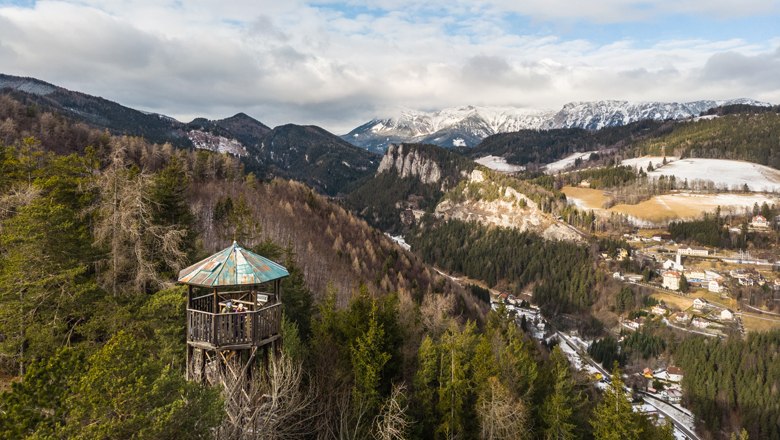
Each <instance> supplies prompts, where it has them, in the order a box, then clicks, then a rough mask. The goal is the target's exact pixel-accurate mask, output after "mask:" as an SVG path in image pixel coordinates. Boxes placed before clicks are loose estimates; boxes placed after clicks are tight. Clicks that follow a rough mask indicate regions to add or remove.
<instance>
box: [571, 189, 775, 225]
mask: <svg viewBox="0 0 780 440" xmlns="http://www.w3.org/2000/svg"><path fill="white" fill-rule="evenodd" d="M561 191H562V192H563V193H564V194H566V197H567V199H569V201H570V203H572V204H574V205H576V206H578V207H579V208H582V209H592V210H594V211H595V212H597V213H599V212H600V213H602V214H606V213H608V212H617V213H621V214H625V215H627V216H628V217H629V218H631V219H632V220H633V221H634V223H635V224H637V225H638V226H653V225H659V224H663V223H666V222H669V221H672V220H677V219H694V218H697V217H700V216H701V215H703V214H704V213H705V212H713V211H715V209H716V208H717V207H718V206H720V207H721V210H722V211H723V212H729V211H732V212H740V211H742V210H743V209H745V208H752V207H753V205H754V204H755V203H758V204H759V205H761V204H763V203H764V202H766V203H768V204H770V205H771V204H773V203H778V202H779V201H780V199H779V198H778V197H773V196H769V195H765V194H734V193H722V194H697V193H690V192H677V193H671V194H663V195H659V196H655V197H653V198H651V199H649V200H645V201H643V202H641V203H638V204H636V205H626V204H620V205H615V206H613V207H612V208H609V209H608V210H607V209H603V208H602V206H603V205H604V203H605V202H606V201H607V200H608V199H609V197H608V195H607V194H606V193H605V192H604V191H602V190H597V189H590V188H576V187H570V186H567V187H564V188H562V189H561Z"/></svg>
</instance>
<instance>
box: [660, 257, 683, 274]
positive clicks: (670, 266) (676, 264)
mask: <svg viewBox="0 0 780 440" xmlns="http://www.w3.org/2000/svg"><path fill="white" fill-rule="evenodd" d="M663 268H664V269H665V270H676V271H679V272H682V271H683V270H685V267H684V266H683V265H682V260H681V258H680V254H677V258H675V259H674V260H666V261H664V264H663Z"/></svg>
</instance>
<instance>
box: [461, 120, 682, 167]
mask: <svg viewBox="0 0 780 440" xmlns="http://www.w3.org/2000/svg"><path fill="white" fill-rule="evenodd" d="M673 125H674V123H673V122H663V121H653V120H645V121H639V122H635V123H632V124H628V125H625V126H619V127H606V128H603V129H601V130H598V131H590V130H585V129H579V128H568V129H553V130H521V131H518V132H513V133H502V134H497V135H493V136H489V137H487V138H485V139H484V140H483V141H482V142H481V143H480V144H479V145H477V146H476V147H474V148H473V149H469V150H459V151H462V152H463V153H464V154H466V155H468V156H469V157H471V158H478V157H483V156H488V155H493V156H501V157H503V158H505V159H506V161H507V162H509V163H512V164H519V165H527V164H537V165H538V164H545V163H549V162H554V161H556V160H558V159H560V158H562V157H565V156H567V155H568V154H571V153H574V152H578V151H591V150H599V149H605V148H618V149H619V148H622V147H625V146H627V145H629V144H631V143H632V142H634V141H635V140H638V139H642V138H644V137H647V136H657V135H658V134H661V133H665V132H668V131H670V130H671V129H672V127H673Z"/></svg>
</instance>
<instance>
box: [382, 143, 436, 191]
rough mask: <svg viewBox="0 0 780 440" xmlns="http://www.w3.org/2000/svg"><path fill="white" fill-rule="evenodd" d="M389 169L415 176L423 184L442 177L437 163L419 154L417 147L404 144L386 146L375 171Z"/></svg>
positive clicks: (434, 181) (407, 175)
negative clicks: (385, 150)
mask: <svg viewBox="0 0 780 440" xmlns="http://www.w3.org/2000/svg"><path fill="white" fill-rule="evenodd" d="M405 149H406V150H408V151H404V150H405ZM391 170H394V171H395V172H396V173H397V174H398V175H399V176H401V177H416V178H418V179H420V181H421V182H422V183H425V184H434V183H439V181H440V180H441V177H442V172H441V168H440V167H439V164H437V163H436V162H434V161H433V160H431V159H429V158H427V157H425V156H423V155H421V154H420V152H419V151H418V150H417V149H415V148H410V147H409V146H405V145H390V146H389V147H388V148H387V152H386V153H385V155H384V157H382V161H381V162H380V163H379V169H377V172H378V173H381V172H383V171H391Z"/></svg>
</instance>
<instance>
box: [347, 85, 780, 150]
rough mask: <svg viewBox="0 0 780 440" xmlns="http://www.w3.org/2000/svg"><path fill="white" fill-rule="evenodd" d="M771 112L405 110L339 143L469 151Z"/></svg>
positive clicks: (703, 106) (607, 103)
mask: <svg viewBox="0 0 780 440" xmlns="http://www.w3.org/2000/svg"><path fill="white" fill-rule="evenodd" d="M734 104H741V105H753V106H762V107H763V106H769V105H770V104H768V103H765V102H760V101H756V100H753V99H748V98H738V99H730V100H700V101H690V102H685V103H678V102H657V101H646V102H632V101H619V100H601V101H582V102H570V103H568V104H565V105H564V106H563V107H562V108H561V109H560V110H558V111H557V112H556V111H554V110H543V109H525V108H514V107H479V106H461V107H452V108H446V109H442V110H437V111H431V112H425V111H416V110H410V109H405V110H402V111H401V112H400V113H398V114H396V115H394V116H391V117H379V118H374V119H372V120H371V121H369V122H366V123H364V124H362V125H360V126H358V127H356V128H355V129H353V130H352V131H350V132H349V133H347V134H345V135H343V136H342V138H343V139H345V140H347V141H348V142H351V143H353V144H355V145H358V146H361V147H363V148H366V149H368V150H370V151H375V152H382V151H384V149H386V148H387V146H388V145H389V144H391V143H402V142H415V143H430V144H435V145H439V146H443V147H466V146H467V147H473V146H476V145H477V144H479V142H481V141H482V140H483V139H485V138H487V137H488V136H491V135H494V134H500V133H508V132H515V131H520V130H525V129H530V130H548V129H556V128H582V129H587V130H598V129H601V128H604V127H612V126H618V125H626V124H629V123H632V122H637V121H640V120H645V119H653V120H666V119H686V118H691V117H695V116H699V115H700V114H701V113H704V112H706V111H708V110H710V109H712V108H715V107H719V106H724V105H734Z"/></svg>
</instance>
